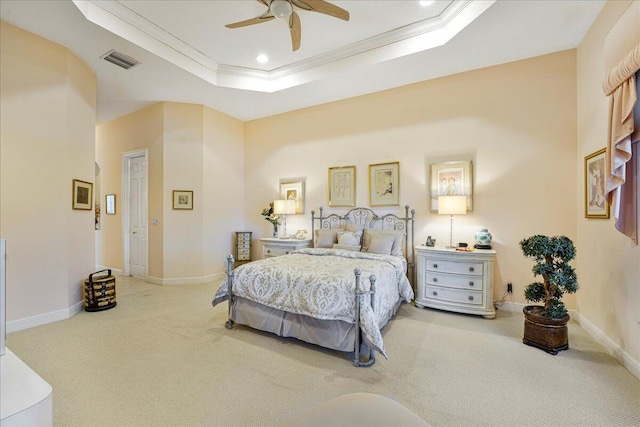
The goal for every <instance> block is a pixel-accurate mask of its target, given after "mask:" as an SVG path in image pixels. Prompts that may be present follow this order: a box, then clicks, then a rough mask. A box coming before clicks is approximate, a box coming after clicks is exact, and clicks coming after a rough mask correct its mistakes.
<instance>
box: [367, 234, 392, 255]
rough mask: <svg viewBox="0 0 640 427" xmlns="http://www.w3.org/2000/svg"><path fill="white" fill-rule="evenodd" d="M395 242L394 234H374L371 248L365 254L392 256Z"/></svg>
mask: <svg viewBox="0 0 640 427" xmlns="http://www.w3.org/2000/svg"><path fill="white" fill-rule="evenodd" d="M394 240H395V236H394V235H393V234H372V235H371V237H370V238H369V246H367V250H366V251H364V252H369V253H374V254H382V255H391V249H392V248H393V242H394Z"/></svg>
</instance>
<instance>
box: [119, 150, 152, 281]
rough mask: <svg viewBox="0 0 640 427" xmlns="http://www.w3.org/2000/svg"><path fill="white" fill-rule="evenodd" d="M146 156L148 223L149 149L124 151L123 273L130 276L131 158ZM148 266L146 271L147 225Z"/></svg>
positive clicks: (147, 210)
mask: <svg viewBox="0 0 640 427" xmlns="http://www.w3.org/2000/svg"><path fill="white" fill-rule="evenodd" d="M141 156H144V159H145V162H144V165H145V166H144V167H145V171H144V175H145V177H146V179H145V182H146V184H147V189H146V191H145V193H146V195H145V201H144V203H146V204H147V206H146V208H145V210H144V211H145V212H146V214H147V217H146V218H144V221H145V223H148V220H149V219H148V215H149V149H148V148H141V149H139V150H133V151H126V152H124V153H122V203H121V206H122V207H121V210H122V230H121V233H122V266H123V268H122V273H121V274H122V275H123V276H129V275H130V272H131V271H130V263H129V258H130V257H131V254H130V242H129V220H130V218H129V210H130V207H129V203H130V200H131V197H130V194H129V190H130V188H131V185H130V182H129V162H130V160H131V158H133V157H141ZM146 263H147V266H146V272H147V273H148V271H149V227H148V225H147V260H146Z"/></svg>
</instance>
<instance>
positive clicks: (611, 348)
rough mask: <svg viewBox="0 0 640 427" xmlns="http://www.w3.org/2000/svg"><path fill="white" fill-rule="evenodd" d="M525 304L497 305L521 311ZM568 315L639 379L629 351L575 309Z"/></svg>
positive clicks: (503, 309) (634, 362)
mask: <svg viewBox="0 0 640 427" xmlns="http://www.w3.org/2000/svg"><path fill="white" fill-rule="evenodd" d="M525 305H527V304H522V303H515V302H505V303H504V304H503V305H502V306H501V307H498V311H500V310H502V311H509V312H514V313H515V312H519V313H522V309H523V308H524V306H525ZM569 315H570V316H571V318H572V319H573V320H575V321H576V322H577V323H578V325H580V326H581V327H582V329H584V330H585V332H586V333H588V334H589V335H591V338H593V339H594V340H596V342H597V343H598V344H600V345H601V346H603V347H604V349H605V350H607V353H609V354H610V355H612V356H613V357H615V358H616V359H617V360H618V362H620V364H621V365H622V366H624V367H625V368H626V369H627V370H628V371H629V372H631V374H632V375H633V376H634V377H636V378H637V379H639V380H640V363H639V362H638V361H637V360H635V359H634V358H633V357H631V355H630V354H629V353H627V352H626V351H624V350H623V349H622V348H620V346H619V345H618V344H616V343H615V342H614V341H613V340H612V339H611V338H609V337H608V336H607V335H605V334H604V332H602V331H601V330H600V329H598V328H596V327H595V325H594V324H593V323H591V322H590V321H589V320H588V319H587V318H586V317H584V316H583V315H581V314H580V313H578V312H577V311H575V310H569Z"/></svg>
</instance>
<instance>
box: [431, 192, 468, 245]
mask: <svg viewBox="0 0 640 427" xmlns="http://www.w3.org/2000/svg"><path fill="white" fill-rule="evenodd" d="M466 213H467V196H440V197H438V214H439V215H449V217H450V218H451V225H450V229H449V246H447V248H453V247H454V246H453V216H454V215H466Z"/></svg>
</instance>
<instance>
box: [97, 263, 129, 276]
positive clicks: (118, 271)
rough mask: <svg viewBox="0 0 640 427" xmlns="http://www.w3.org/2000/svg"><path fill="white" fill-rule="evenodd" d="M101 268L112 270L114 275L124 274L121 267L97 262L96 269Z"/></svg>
mask: <svg viewBox="0 0 640 427" xmlns="http://www.w3.org/2000/svg"><path fill="white" fill-rule="evenodd" d="M100 270H111V275H112V276H122V275H123V274H122V270H120V269H119V268H113V267H107V266H105V265H98V264H96V271H100Z"/></svg>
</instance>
